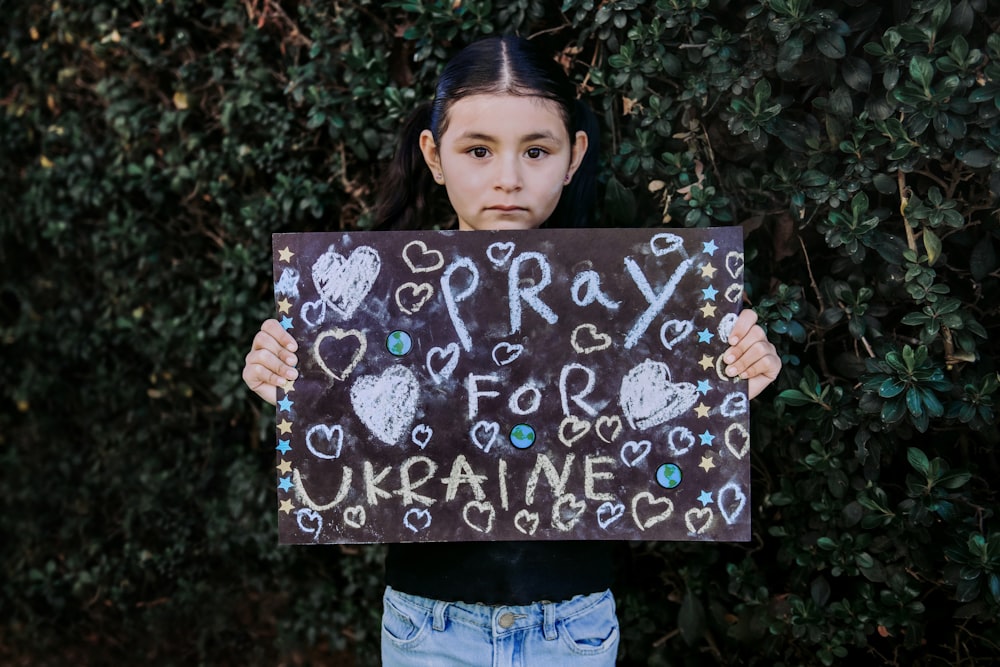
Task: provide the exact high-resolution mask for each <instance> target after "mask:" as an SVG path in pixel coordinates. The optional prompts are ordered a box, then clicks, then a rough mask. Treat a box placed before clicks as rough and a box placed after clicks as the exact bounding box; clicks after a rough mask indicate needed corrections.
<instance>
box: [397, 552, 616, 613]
mask: <svg viewBox="0 0 1000 667" xmlns="http://www.w3.org/2000/svg"><path fill="white" fill-rule="evenodd" d="M617 544H618V543H616V542H608V541H589V542H582V541H556V542H447V543H444V542H433V543H424V544H390V545H389V550H388V554H387V556H386V563H385V570H386V573H385V578H386V583H387V584H388V585H389V586H391V587H392V588H394V589H395V590H398V591H402V592H404V593H410V594H411V595H420V596H423V597H427V598H432V599H435V600H445V601H448V602H469V603H482V604H489V605H523V604H530V603H532V602H540V601H543V600H547V601H550V602H560V601H562V600H569V599H570V598H572V597H573V596H575V595H586V594H589V593H596V592H599V591H603V590H606V589H608V588H609V587H610V586H611V580H612V577H613V571H614V567H613V561H614V551H615V547H616V545H617Z"/></svg>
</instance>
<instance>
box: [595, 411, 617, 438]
mask: <svg viewBox="0 0 1000 667" xmlns="http://www.w3.org/2000/svg"><path fill="white" fill-rule="evenodd" d="M594 433H596V434H597V437H598V438H600V439H601V440H603V441H604V442H606V443H608V444H609V445H610V444H611V443H612V442H614V441H615V440H617V439H618V436H619V435H621V433H622V418H621V417H619V416H618V415H611V416H610V417H598V418H597V421H596V422H595V423H594Z"/></svg>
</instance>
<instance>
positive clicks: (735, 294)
mask: <svg viewBox="0 0 1000 667" xmlns="http://www.w3.org/2000/svg"><path fill="white" fill-rule="evenodd" d="M723 296H724V297H725V298H726V301H728V302H729V303H739V302H740V301H742V300H743V285H741V284H739V283H733V284H732V285H730V286H729V287H727V288H726V291H725V292H724V293H723Z"/></svg>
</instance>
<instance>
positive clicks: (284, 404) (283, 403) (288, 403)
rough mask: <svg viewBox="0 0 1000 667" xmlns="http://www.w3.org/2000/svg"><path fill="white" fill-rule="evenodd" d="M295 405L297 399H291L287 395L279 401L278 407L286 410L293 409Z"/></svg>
mask: <svg viewBox="0 0 1000 667" xmlns="http://www.w3.org/2000/svg"><path fill="white" fill-rule="evenodd" d="M293 405H295V401H292V400H290V399H289V398H288V397H287V396H285V397H284V398H283V399H281V400H280V401H278V407H279V408H281V409H282V410H284V411H285V412H288V411H289V410H291V409H292V406H293Z"/></svg>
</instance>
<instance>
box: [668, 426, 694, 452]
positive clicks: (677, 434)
mask: <svg viewBox="0 0 1000 667" xmlns="http://www.w3.org/2000/svg"><path fill="white" fill-rule="evenodd" d="M694 444H695V437H694V433H692V432H691V429H689V428H687V427H685V426H675V427H673V428H672V429H670V432H669V433H668V434H667V447H669V448H670V453H671V454H674V455H675V456H681V455H682V454H687V453H688V452H689V451H690V450H691V448H692V447H694Z"/></svg>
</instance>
